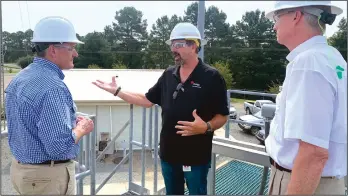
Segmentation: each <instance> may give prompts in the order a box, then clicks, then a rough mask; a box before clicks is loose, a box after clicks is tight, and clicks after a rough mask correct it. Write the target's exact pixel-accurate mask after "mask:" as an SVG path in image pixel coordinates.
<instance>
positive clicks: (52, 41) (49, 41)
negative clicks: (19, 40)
mask: <svg viewBox="0 0 348 196" xmlns="http://www.w3.org/2000/svg"><path fill="white" fill-rule="evenodd" d="M31 42H32V43H54V42H62V43H74V44H85V43H84V42H82V41H80V40H71V41H70V40H69V41H59V40H35V39H32V40H31Z"/></svg>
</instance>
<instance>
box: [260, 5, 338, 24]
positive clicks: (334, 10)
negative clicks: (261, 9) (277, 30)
mask: <svg viewBox="0 0 348 196" xmlns="http://www.w3.org/2000/svg"><path fill="white" fill-rule="evenodd" d="M318 2H320V1H318ZM315 5H316V4H312V5H307V6H315ZM317 5H320V6H325V7H330V8H331V14H336V15H337V16H338V15H340V14H342V13H343V10H342V9H341V8H340V7H337V6H335V5H321V4H320V3H318V4H317ZM299 7H306V6H300V5H298V6H292V7H290V6H289V7H283V8H282V7H280V8H277V9H273V10H271V11H269V12H268V13H267V14H266V18H268V19H269V20H271V21H274V20H273V16H274V12H276V11H279V10H283V9H291V8H299Z"/></svg>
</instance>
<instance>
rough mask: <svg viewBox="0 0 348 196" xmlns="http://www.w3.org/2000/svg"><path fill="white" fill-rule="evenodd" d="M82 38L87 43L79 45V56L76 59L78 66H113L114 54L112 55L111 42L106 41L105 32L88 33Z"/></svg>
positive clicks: (76, 65)
mask: <svg viewBox="0 0 348 196" xmlns="http://www.w3.org/2000/svg"><path fill="white" fill-rule="evenodd" d="M82 40H83V41H84V42H85V44H81V45H79V48H78V52H79V57H78V58H76V61H75V67H76V68H87V67H88V65H90V64H97V65H99V66H100V67H102V68H111V65H112V63H113V56H112V55H110V53H111V49H110V44H109V43H108V42H107V41H106V39H105V37H104V34H103V33H100V32H92V33H88V34H87V35H86V36H85V37H84V38H83V39H82Z"/></svg>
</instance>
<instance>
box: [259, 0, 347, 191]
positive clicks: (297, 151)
mask: <svg viewBox="0 0 348 196" xmlns="http://www.w3.org/2000/svg"><path fill="white" fill-rule="evenodd" d="M341 13H342V10H341V9H340V8H338V7H335V6H333V5H331V2H330V1H277V2H276V4H275V8H274V10H273V11H271V12H270V13H267V15H266V16H267V17H268V18H269V19H271V20H274V21H275V26H274V30H275V31H276V32H277V41H278V42H279V43H280V44H282V45H285V46H286V47H287V48H288V49H289V50H290V54H289V55H288V56H287V57H286V58H287V60H288V61H289V64H288V65H287V68H286V77H285V80H284V83H283V85H282V91H281V92H280V93H279V94H278V96H277V107H276V113H275V117H274V119H273V121H272V123H271V128H270V134H269V136H268V137H267V139H266V141H265V145H266V151H267V153H268V154H269V155H270V157H271V164H272V166H271V176H270V180H269V194H270V195H284V194H301V195H310V194H324V195H332V194H339V195H344V194H345V184H344V177H345V176H346V174H347V62H346V61H345V60H344V59H343V57H342V56H341V54H340V53H339V52H338V51H337V50H336V49H335V48H333V47H331V46H329V45H328V44H327V41H326V38H325V37H324V36H323V32H325V25H326V24H329V25H331V24H332V23H333V21H334V20H335V16H336V15H339V14H341Z"/></svg>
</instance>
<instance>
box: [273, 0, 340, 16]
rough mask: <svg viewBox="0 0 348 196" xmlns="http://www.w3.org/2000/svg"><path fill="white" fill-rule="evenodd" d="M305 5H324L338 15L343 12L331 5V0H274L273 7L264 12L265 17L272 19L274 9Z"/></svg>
mask: <svg viewBox="0 0 348 196" xmlns="http://www.w3.org/2000/svg"><path fill="white" fill-rule="evenodd" d="M306 6H326V7H328V8H331V10H330V11H329V13H331V14H335V15H340V14H342V12H343V10H342V9H341V8H339V7H337V6H334V5H332V4H331V1H276V2H275V5H274V7H273V9H272V10H271V11H269V12H268V13H267V14H266V17H267V18H268V19H270V20H273V16H274V12H276V11H279V10H283V9H289V8H298V7H306Z"/></svg>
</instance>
